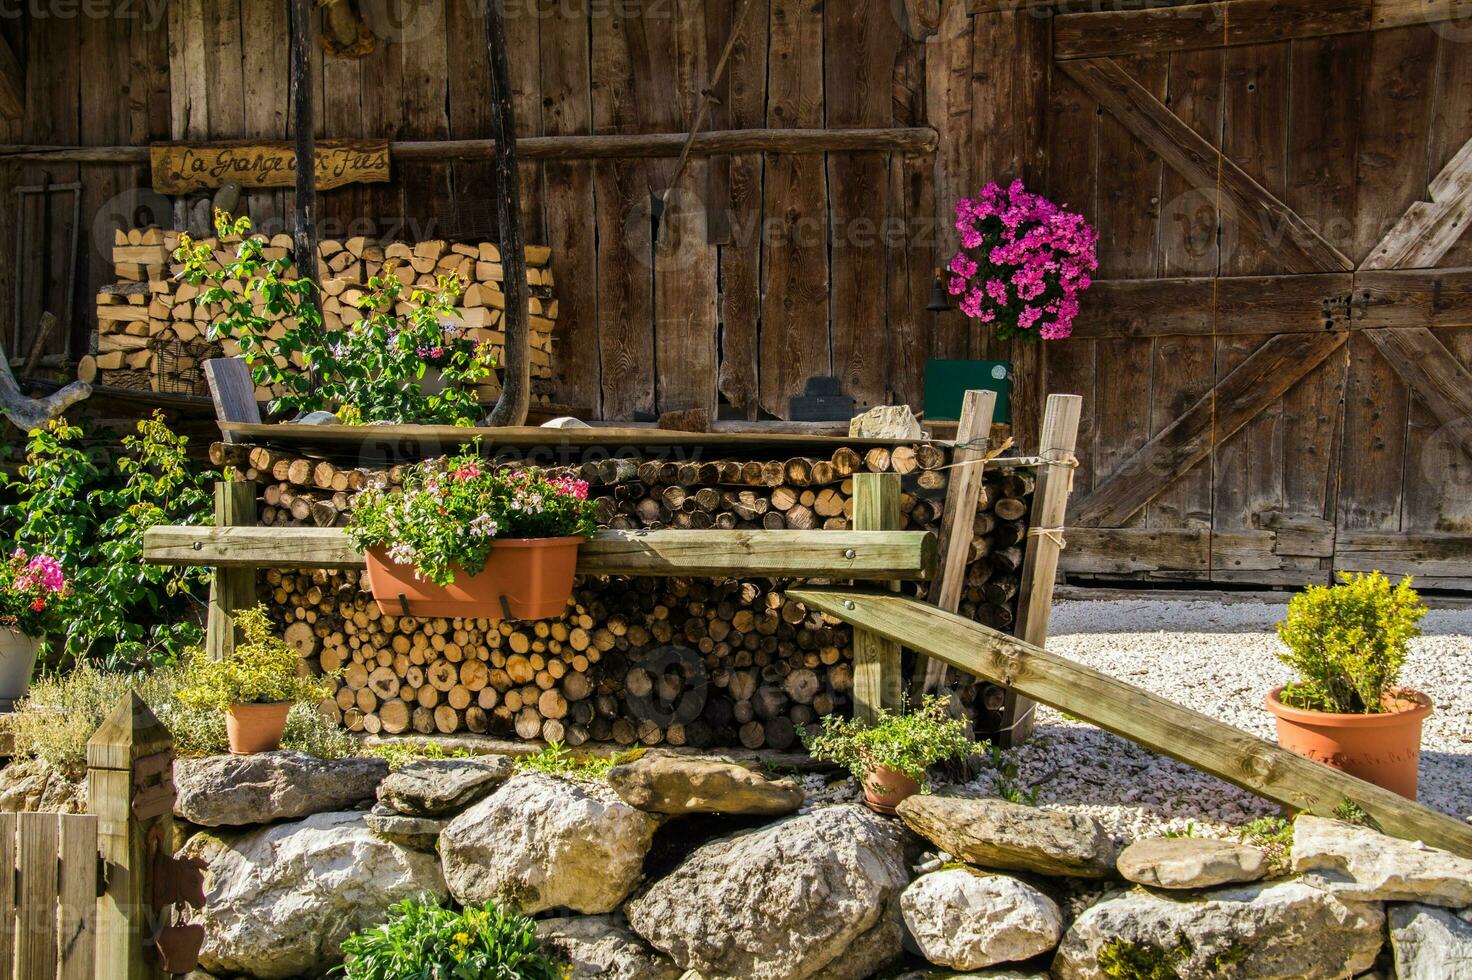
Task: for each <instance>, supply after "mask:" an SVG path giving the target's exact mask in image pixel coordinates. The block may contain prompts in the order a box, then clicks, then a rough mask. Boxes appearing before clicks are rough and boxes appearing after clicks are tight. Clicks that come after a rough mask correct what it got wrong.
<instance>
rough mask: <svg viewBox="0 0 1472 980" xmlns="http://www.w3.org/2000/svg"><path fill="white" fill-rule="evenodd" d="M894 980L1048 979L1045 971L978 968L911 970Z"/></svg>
mask: <svg viewBox="0 0 1472 980" xmlns="http://www.w3.org/2000/svg"><path fill="white" fill-rule="evenodd" d="M894 980H1050V978H1049V977H1048V975H1047V974H1046V973H1037V972H1035V971H1033V970H979V971H975V972H970V973H956V972H954V971H952V970H911V971H910V972H908V973H901V974H900V975H899V976H897V977H895V978H894Z"/></svg>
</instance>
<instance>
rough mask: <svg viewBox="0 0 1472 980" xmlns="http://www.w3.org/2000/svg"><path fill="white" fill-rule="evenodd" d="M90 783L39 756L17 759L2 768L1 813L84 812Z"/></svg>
mask: <svg viewBox="0 0 1472 980" xmlns="http://www.w3.org/2000/svg"><path fill="white" fill-rule="evenodd" d="M86 811H87V784H86V783H85V782H84V781H82V780H76V779H72V778H71V777H70V776H68V775H67V774H66V773H64V772H62V771H61V770H60V769H58V768H56V767H55V766H53V765H51V764H50V763H49V762H43V761H42V760H40V759H16V760H15V761H13V762H11V763H10V765H8V766H6V767H5V768H4V769H0V812H3V813H85V812H86Z"/></svg>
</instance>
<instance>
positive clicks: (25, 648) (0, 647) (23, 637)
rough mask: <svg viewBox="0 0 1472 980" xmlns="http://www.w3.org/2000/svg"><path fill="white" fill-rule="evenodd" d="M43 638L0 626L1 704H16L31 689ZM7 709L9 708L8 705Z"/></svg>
mask: <svg viewBox="0 0 1472 980" xmlns="http://www.w3.org/2000/svg"><path fill="white" fill-rule="evenodd" d="M41 640H42V637H39V636H30V635H28V634H26V633H22V632H20V631H18V630H13V629H10V628H8V627H5V626H0V703H5V702H10V703H14V702H16V701H19V700H20V699H21V698H23V697H25V696H26V693H27V692H28V691H30V689H31V672H32V671H33V670H35V669H36V654H37V653H38V652H39V651H40V649H41ZM6 707H9V705H8V704H7V705H6Z"/></svg>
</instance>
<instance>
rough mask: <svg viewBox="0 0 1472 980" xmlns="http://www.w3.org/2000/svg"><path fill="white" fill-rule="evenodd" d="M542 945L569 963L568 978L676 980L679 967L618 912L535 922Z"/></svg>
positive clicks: (592, 979)
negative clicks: (653, 948)
mask: <svg viewBox="0 0 1472 980" xmlns="http://www.w3.org/2000/svg"><path fill="white" fill-rule="evenodd" d="M537 938H538V939H540V940H541V941H542V947H543V948H544V949H547V950H550V951H551V952H552V953H553V954H554V955H555V956H557V957H558V958H559V959H561V960H563V961H565V962H567V963H569V964H570V965H571V966H572V975H571V977H570V980H677V978H678V977H679V976H680V971H679V970H678V969H676V967H675V964H674V963H672V962H671V961H670V959H669V957H667V956H661V955H660V954H659V953H656V952H655V951H654V950H652V949H650V948H649V947H648V946H646V945H644V942H643V941H642V940H641V939H640V938H639V937H638V936H636V935H635V934H634V931H633V930H632V929H630V928H629V925H628V923H627V922H625V921H624V920H623V918H622V917H621V916H612V915H583V916H571V917H568V918H562V919H541V920H540V921H538V922H537Z"/></svg>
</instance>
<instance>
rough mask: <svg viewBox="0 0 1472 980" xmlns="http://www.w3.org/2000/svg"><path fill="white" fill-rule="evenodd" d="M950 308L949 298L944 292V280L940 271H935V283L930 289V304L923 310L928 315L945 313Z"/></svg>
mask: <svg viewBox="0 0 1472 980" xmlns="http://www.w3.org/2000/svg"><path fill="white" fill-rule="evenodd" d="M950 308H951V297H950V295H949V294H948V293H947V292H946V284H945V280H944V279H943V277H942V276H941V273H940V270H939V269H936V270H935V283H934V284H933V285H932V286H931V287H930V302H929V303H928V304H926V306H925V309H926V310H927V311H928V312H930V313H946V312H948V311H949V310H950Z"/></svg>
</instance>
